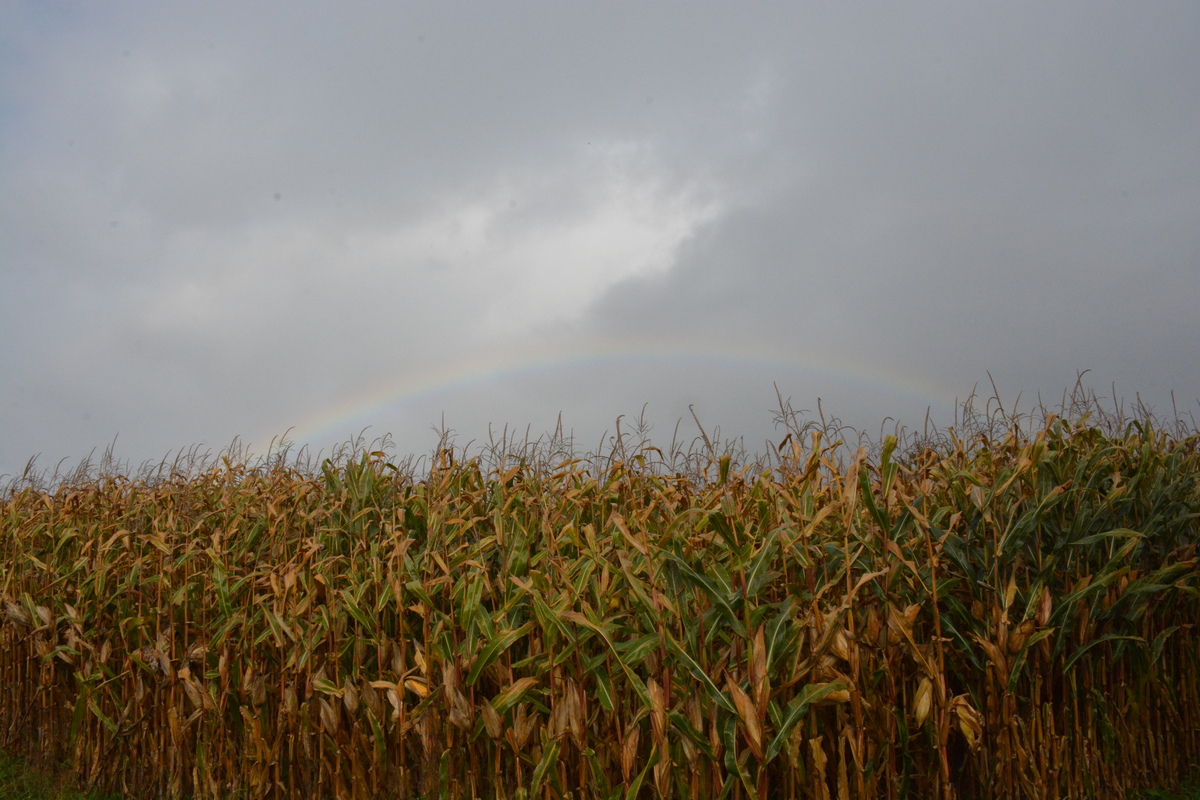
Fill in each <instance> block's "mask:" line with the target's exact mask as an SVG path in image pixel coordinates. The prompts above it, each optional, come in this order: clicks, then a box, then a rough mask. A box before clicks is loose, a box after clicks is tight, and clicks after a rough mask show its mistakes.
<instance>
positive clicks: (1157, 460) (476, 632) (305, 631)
mask: <svg viewBox="0 0 1200 800" xmlns="http://www.w3.org/2000/svg"><path fill="white" fill-rule="evenodd" d="M1198 441H1200V440H1198V439H1197V437H1195V436H1192V437H1190V438H1186V437H1184V438H1181V437H1172V436H1168V435H1166V434H1164V433H1162V432H1160V431H1157V430H1155V429H1153V428H1152V427H1149V426H1146V425H1137V424H1135V425H1131V426H1129V427H1128V428H1127V429H1125V430H1124V431H1123V432H1118V433H1116V434H1114V433H1112V432H1108V433H1106V432H1102V431H1101V430H1100V429H1099V428H1096V427H1089V425H1088V424H1087V420H1086V418H1084V419H1080V420H1075V421H1067V420H1062V419H1059V420H1054V419H1050V420H1048V421H1047V423H1046V425H1045V426H1044V427H1043V428H1042V429H1041V430H1040V431H1038V432H1037V433H1036V434H1035V435H1031V436H1024V435H1021V434H1020V433H1019V432H1017V431H1009V432H1007V433H1005V434H1004V435H1002V436H999V437H996V438H992V437H989V436H982V437H978V438H976V439H974V440H970V441H960V440H957V439H954V438H953V437H951V438H950V439H949V440H948V441H947V442H946V443H945V444H944V445H943V446H939V447H937V448H934V449H926V450H924V451H914V452H912V453H909V454H908V455H906V456H905V457H904V458H899V457H898V456H897V452H896V441H895V439H894V438H890V437H889V438H888V439H887V440H885V441H884V442H883V444H882V448H881V452H879V453H878V454H876V455H875V456H874V457H871V458H868V457H867V456H866V455H865V454H864V453H863V452H862V451H860V452H859V453H858V454H857V455H847V454H845V452H844V451H842V450H840V449H839V447H838V443H837V442H829V441H826V440H825V439H823V438H822V436H821V435H820V434H813V436H812V438H811V441H804V442H803V444H801V443H800V442H798V441H797V440H796V439H794V438H793V439H792V440H791V441H790V443H789V444H790V449H789V450H788V452H786V453H784V454H783V458H782V460H781V461H780V462H779V463H778V464H777V466H776V467H775V468H774V469H772V470H764V471H761V472H755V471H753V470H749V469H745V470H741V471H740V472H739V471H738V470H737V469H736V465H731V464H730V462H729V460H728V458H724V459H721V460H720V461H719V463H714V464H713V477H712V479H711V480H709V481H705V482H697V481H695V480H689V479H687V478H685V477H683V476H679V475H675V476H672V475H669V474H661V471H656V470H652V469H648V468H646V467H645V462H644V461H642V460H640V459H639V460H632V461H630V462H620V461H615V462H612V463H610V464H608V465H607V467H606V468H605V469H603V470H597V469H595V468H594V467H593V468H588V467H587V466H585V465H583V464H581V463H575V462H570V461H567V462H563V463H561V464H560V465H558V467H557V468H555V469H550V468H545V467H537V468H535V467H531V466H528V465H526V464H521V463H517V464H515V465H514V466H512V467H511V468H505V469H496V470H489V471H486V472H485V470H483V469H482V468H481V467H480V465H479V463H478V461H472V460H461V459H460V460H459V461H455V460H454V458H453V454H452V453H442V454H441V457H440V458H439V460H438V461H437V462H436V463H435V464H434V465H433V468H432V469H431V470H430V471H429V473H428V475H427V476H425V477H423V478H422V479H420V480H417V479H414V478H413V477H412V476H411V475H410V474H406V473H405V472H404V471H403V470H399V469H397V468H395V467H394V466H392V465H391V464H390V463H388V462H387V460H386V456H385V455H384V454H383V453H380V452H365V453H361V454H359V455H357V456H355V457H354V458H351V459H347V460H345V461H344V462H342V463H333V462H326V463H325V464H324V466H323V468H322V470H321V471H320V472H319V473H317V474H312V473H309V472H304V471H302V470H299V469H296V468H294V467H288V466H286V465H283V464H274V465H272V466H271V468H269V469H255V468H251V467H250V466H245V465H240V464H237V463H232V462H230V461H228V460H226V461H225V462H224V463H222V464H221V465H220V466H219V467H215V468H211V469H207V470H205V471H203V472H202V473H200V474H192V475H176V476H174V477H160V478H159V479H157V480H152V481H151V480H134V479H128V478H122V477H120V476H104V477H98V478H95V479H90V480H87V481H76V482H74V483H71V484H69V485H64V486H62V487H59V488H57V489H54V490H47V489H36V488H34V487H26V488H23V489H14V490H12V491H10V492H9V494H8V496H7V497H5V498H4V499H3V501H0V502H2V504H0V570H2V572H0V603H2V604H3V608H2V612H3V624H2V626H0V686H3V691H0V747H3V748H5V749H7V750H10V751H17V752H22V753H24V754H25V755H27V756H39V757H44V758H53V759H57V760H65V761H67V762H68V763H69V764H71V765H72V766H73V768H74V769H75V770H76V771H77V772H78V774H79V776H80V778H81V780H82V781H83V782H85V783H87V784H90V785H91V786H93V787H96V788H98V789H102V790H107V791H116V792H120V793H122V794H125V795H127V796H130V797H146V798H158V797H163V798H185V797H206V798H207V797H211V798H214V799H215V798H231V797H244V798H301V797H304V798H307V797H336V798H356V799H357V798H376V797H404V798H409V797H447V798H476V797H479V798H485V797H486V798H492V797H496V798H565V797H573V798H605V800H615V799H616V798H692V799H693V800H696V799H698V798H705V799H706V800H707V798H715V797H731V798H757V799H758V800H766V798H815V799H818V800H831V799H832V798H839V800H841V799H843V798H909V797H911V798H946V799H948V798H954V797H960V798H965V797H978V796H987V797H995V798H1047V799H1050V798H1080V797H1096V798H1106V797H1123V796H1124V792H1125V791H1126V790H1127V789H1132V788H1138V787H1142V786H1146V785H1151V784H1164V783H1167V784H1169V783H1170V782H1171V781H1172V780H1175V779H1178V778H1181V777H1184V776H1186V775H1187V773H1188V770H1189V768H1190V767H1192V766H1195V765H1197V764H1200V630H1198V629H1197V623H1198V622H1200V562H1198V561H1197V552H1196V548H1197V543H1198V541H1200V448H1198V446H1197V445H1198Z"/></svg>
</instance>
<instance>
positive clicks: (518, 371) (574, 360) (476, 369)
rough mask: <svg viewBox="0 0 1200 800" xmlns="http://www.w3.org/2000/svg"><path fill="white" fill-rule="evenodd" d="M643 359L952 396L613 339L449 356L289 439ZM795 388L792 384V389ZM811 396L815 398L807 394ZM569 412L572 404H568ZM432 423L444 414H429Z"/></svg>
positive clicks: (320, 437)
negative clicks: (501, 385) (483, 390)
mask: <svg viewBox="0 0 1200 800" xmlns="http://www.w3.org/2000/svg"><path fill="white" fill-rule="evenodd" d="M637 364H662V365H664V366H667V365H681V364H686V365H695V366H696V367H707V368H710V369H711V368H712V367H715V366H723V367H744V368H765V369H768V370H770V371H771V372H772V374H777V375H779V376H780V378H779V379H780V381H781V382H782V381H784V380H786V379H787V378H788V377H790V376H794V375H795V373H796V372H797V371H801V372H804V373H807V374H808V375H810V376H813V377H817V378H822V377H823V378H826V379H837V380H841V381H851V382H854V383H857V384H860V385H863V386H864V388H867V389H871V390H882V391H886V392H890V393H892V394H894V395H899V396H901V397H902V398H903V399H905V400H907V401H909V402H911V403H913V404H914V405H915V404H920V405H921V406H922V407H925V406H929V407H933V408H935V409H938V408H942V407H949V405H950V401H949V400H947V399H946V398H945V397H943V396H940V395H938V394H936V393H932V392H931V391H930V387H928V386H920V385H917V384H916V383H915V382H911V381H906V380H887V379H884V378H882V377H880V376H879V375H877V374H872V372H871V371H870V370H868V369H852V368H847V367H846V366H844V365H833V364H827V363H822V362H821V361H818V360H815V359H810V360H804V359H798V358H795V357H789V356H787V355H783V354H762V353H758V354H756V353H753V352H750V351H748V350H746V349H734V348H732V347H729V348H712V347H706V348H704V349H699V348H697V347H689V346H687V345H650V344H647V343H636V342H635V343H629V344H623V345H616V346H614V345H612V344H607V345H605V346H604V347H594V348H582V349H581V348H578V347H575V348H572V349H570V350H564V349H541V350H523V351H506V352H501V353H494V354H490V355H489V356H487V357H475V358H467V359H460V360H457V361H452V362H448V363H446V364H444V365H440V366H437V367H434V368H430V369H425V370H422V371H416V372H413V373H410V374H406V375H402V376H399V377H397V378H395V379H393V380H389V381H385V382H381V383H379V384H377V385H375V386H374V387H372V388H371V389H370V390H369V391H367V392H364V393H362V394H357V395H354V396H352V397H348V398H346V400H345V401H343V402H341V403H338V404H336V405H333V406H330V407H327V408H325V409H322V410H321V411H320V412H318V413H316V414H314V415H312V416H311V417H309V418H308V419H305V420H303V421H302V422H300V423H299V424H298V425H296V426H295V427H293V428H292V429H291V430H290V431H289V432H288V435H287V438H288V439H289V440H290V441H292V442H295V443H297V444H300V445H303V444H306V443H307V444H313V443H317V442H327V441H331V440H334V438H335V437H341V439H339V441H344V439H345V437H346V436H348V435H353V434H355V433H357V432H359V431H361V430H363V429H364V428H367V427H371V426H375V425H378V424H379V422H380V419H381V418H383V417H386V416H387V415H389V414H394V413H395V412H396V411H398V410H400V409H403V408H404V407H405V406H408V405H413V404H416V403H419V402H422V401H427V400H429V399H433V398H437V397H439V396H448V395H451V394H453V393H455V392H458V391H462V390H466V389H470V388H474V387H479V386H482V385H486V384H488V383H490V382H494V381H502V380H511V379H520V378H527V377H536V376H539V375H549V374H553V373H555V372H558V371H565V370H573V369H579V368H581V367H620V366H632V365H637ZM786 395H787V392H786V391H785V396H786ZM805 399H806V400H807V399H808V398H805ZM567 411H568V412H569V409H567ZM429 422H430V424H433V423H435V422H436V420H429Z"/></svg>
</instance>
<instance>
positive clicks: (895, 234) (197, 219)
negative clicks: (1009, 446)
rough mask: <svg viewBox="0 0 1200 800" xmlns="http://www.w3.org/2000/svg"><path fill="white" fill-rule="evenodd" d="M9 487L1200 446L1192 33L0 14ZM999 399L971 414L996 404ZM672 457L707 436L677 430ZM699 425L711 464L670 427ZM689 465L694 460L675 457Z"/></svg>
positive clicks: (818, 20)
mask: <svg viewBox="0 0 1200 800" xmlns="http://www.w3.org/2000/svg"><path fill="white" fill-rule="evenodd" d="M0 30H2V31H3V33H0V51H2V52H3V54H4V55H3V56H2V58H3V64H2V67H3V68H2V70H0V74H2V75H3V76H4V77H3V83H2V84H0V143H2V147H3V149H2V150H0V170H2V173H3V175H4V180H3V182H2V183H0V289H2V291H0V335H2V336H3V343H4V347H3V348H2V349H0V409H2V410H3V415H4V418H5V419H6V425H5V426H4V428H3V430H0V473H3V472H9V473H11V472H14V471H18V470H19V469H20V468H21V467H22V466H23V465H24V463H25V460H26V459H27V458H28V457H29V456H32V455H34V454H38V453H40V454H41V460H40V462H39V463H42V464H43V465H44V466H45V465H49V464H53V463H54V462H55V461H56V460H57V459H59V458H63V457H68V458H71V457H79V456H82V455H85V454H86V453H87V452H88V451H89V450H90V449H92V448H93V447H100V448H103V447H104V445H105V444H107V443H108V442H110V441H111V440H112V439H113V437H114V436H116V435H117V434H119V435H120V438H119V439H118V446H117V454H118V455H119V456H122V457H125V458H129V459H131V460H133V461H140V460H142V459H157V458H159V457H161V456H162V455H164V454H165V453H166V452H167V451H168V450H170V449H173V448H178V447H183V446H187V445H190V444H195V443H204V444H206V445H208V446H211V447H213V448H214V449H219V448H220V447H222V446H223V445H225V444H227V443H228V442H229V441H230V440H231V439H232V438H233V437H234V436H238V435H240V436H242V437H245V438H247V439H249V440H250V442H251V445H252V446H254V447H257V448H260V449H261V448H262V447H264V446H265V445H266V444H267V441H268V440H269V439H270V437H271V436H272V435H277V434H282V433H283V432H284V431H285V430H287V429H289V428H292V429H293V430H294V431H299V432H300V434H301V435H302V436H304V437H311V438H306V439H304V440H303V441H302V442H299V443H305V442H308V443H311V444H313V445H314V447H328V446H329V445H331V444H333V443H336V442H338V441H344V440H345V438H346V437H347V436H349V435H351V434H352V433H354V432H356V431H357V430H358V429H360V428H361V427H363V426H366V425H370V426H372V428H371V431H372V432H374V433H375V434H382V433H384V432H389V431H390V432H392V433H393V434H395V435H396V439H397V441H398V443H399V445H400V447H401V448H402V449H404V450H406V451H415V452H423V451H425V450H427V449H428V447H430V446H431V445H432V444H433V442H434V441H435V440H436V436H435V435H434V434H433V433H432V432H431V431H430V427H431V426H432V425H435V424H440V423H441V420H442V419H443V414H444V415H445V417H444V419H445V422H446V424H447V425H449V426H450V427H452V428H454V429H455V430H456V431H457V432H458V433H459V435H460V437H462V438H464V439H470V438H475V439H478V438H481V437H483V436H485V435H486V433H487V428H488V423H494V424H495V425H496V426H503V425H504V424H505V423H512V424H514V425H516V426H518V427H520V428H523V427H524V426H525V425H530V426H532V427H531V430H533V431H534V432H535V434H536V433H538V432H541V431H543V430H546V429H547V428H549V427H552V426H553V425H554V424H555V422H556V419H557V416H558V413H559V412H560V411H561V412H562V414H563V419H564V421H565V422H566V423H567V425H568V426H570V427H574V428H575V430H576V433H577V434H578V437H579V440H580V441H581V442H582V443H584V444H585V446H591V444H592V440H595V441H597V442H598V441H599V437H600V436H601V434H602V433H603V432H604V431H605V430H606V429H611V428H612V425H613V421H614V420H615V418H616V417H617V415H619V414H626V415H629V414H637V413H638V412H639V411H640V409H641V408H642V406H643V404H649V406H648V409H647V416H648V417H649V418H651V419H652V420H654V421H656V423H657V424H658V429H657V430H658V432H659V433H661V434H662V435H664V436H665V437H666V438H668V439H669V437H670V433H669V432H670V431H671V430H672V429H673V427H674V424H675V421H676V420H677V419H678V418H680V417H684V418H685V419H687V420H690V414H689V412H688V410H687V409H688V406H689V405H694V406H695V407H696V409H697V411H698V412H699V413H700V414H701V417H702V419H704V420H705V421H706V422H708V423H711V424H713V425H720V426H721V427H722V430H723V431H724V432H725V433H728V434H730V435H744V436H745V437H746V438H747V442H748V446H750V447H751V449H754V448H756V447H759V445H760V443H761V442H764V441H765V440H766V439H768V438H770V437H772V436H774V435H775V433H776V432H775V431H774V430H773V429H772V427H771V416H770V408H771V406H772V405H773V403H774V401H775V387H774V385H775V384H777V385H778V387H779V389H780V390H781V391H782V392H783V394H784V395H785V396H792V397H793V398H794V400H795V403H796V405H797V406H798V407H806V408H814V409H815V405H816V401H817V398H818V397H820V398H822V399H823V406H824V407H825V408H827V409H831V410H833V411H834V412H836V413H838V414H839V415H840V416H843V417H844V418H846V419H847V420H848V421H851V422H854V423H856V424H858V425H861V426H863V427H867V428H872V427H875V426H878V425H879V424H880V423H881V422H882V421H883V419H884V418H885V417H889V416H890V417H893V418H895V417H899V418H901V419H903V420H905V421H908V422H911V423H914V424H920V423H921V422H922V421H923V418H924V414H925V410H926V408H930V410H931V413H932V414H933V415H934V416H935V417H936V418H939V419H940V420H943V421H944V420H946V418H947V417H948V416H949V414H950V410H951V408H952V405H953V402H954V399H955V397H961V396H963V395H964V394H966V393H967V392H969V391H970V390H971V387H972V386H973V385H975V384H976V383H979V382H984V383H985V385H986V381H987V379H988V373H989V372H990V374H991V375H992V376H993V377H995V378H996V380H997V384H998V386H999V387H1000V389H1001V391H1002V393H1004V394H1005V395H1006V399H1015V397H1016V395H1017V394H1018V393H1023V395H1024V397H1025V399H1027V400H1028V399H1031V398H1035V397H1036V396H1037V395H1038V393H1039V392H1040V393H1042V397H1043V399H1044V400H1047V401H1048V402H1054V401H1057V399H1058V397H1059V395H1060V393H1061V392H1062V390H1063V389H1064V388H1068V387H1069V386H1070V385H1071V384H1072V383H1073V382H1074V380H1075V376H1076V374H1077V373H1078V372H1079V371H1081V370H1092V372H1091V373H1090V380H1091V382H1092V383H1093V385H1095V386H1096V387H1097V388H1098V389H1099V390H1102V393H1105V394H1108V393H1110V391H1109V387H1110V385H1112V384H1115V387H1116V391H1117V393H1118V394H1122V395H1124V396H1126V397H1127V398H1132V396H1133V395H1134V394H1135V393H1140V394H1141V395H1142V396H1143V397H1144V398H1146V399H1147V400H1148V401H1150V402H1151V403H1153V404H1155V405H1157V406H1158V407H1159V408H1160V409H1161V410H1165V411H1167V412H1168V413H1169V411H1170V408H1169V407H1170V403H1171V398H1172V394H1173V395H1174V399H1175V402H1176V403H1177V404H1178V406H1179V407H1180V409H1181V410H1183V411H1193V412H1195V411H1200V409H1198V408H1197V402H1198V399H1200V377H1197V373H1196V370H1195V365H1196V364H1198V363H1200V321H1198V320H1200V316H1198V315H1196V314H1195V311H1194V309H1195V307H1196V305H1197V301H1200V263H1198V257H1200V150H1198V149H1197V148H1196V147H1195V141H1196V131H1197V130H1200V47H1198V46H1197V45H1198V44H1200V42H1197V41H1196V36H1195V31H1197V30H1200V11H1197V9H1195V8H1194V7H1191V6H1187V5H1183V4H1173V5H1170V4H1162V5H1140V6H1138V7H1137V8H1133V7H1128V6H1121V5H1111V6H1094V5H1089V6H1087V7H1084V6H1070V5H1059V6H1053V7H1048V6H1044V5H1041V4H1028V5H1012V4H1003V5H1001V4H996V5H986V4H985V5H974V6H971V7H953V8H946V7H936V6H932V5H930V6H916V7H907V8H903V9H900V8H896V7H893V6H890V5H882V4H880V5H867V6H854V7H849V6H840V5H839V6H821V7H818V6H803V7H796V8H773V9H757V10H756V11H755V13H752V14H748V13H746V12H745V10H744V9H741V8H737V9H735V8H733V7H722V6H717V5H712V6H701V7H689V8H688V9H687V13H686V14H685V13H684V10H683V9H681V8H679V7H674V6H670V5H666V4H663V5H655V6H640V7H627V6H607V5H598V4H597V5H592V6H577V5H572V6H563V5H558V4H541V3H521V4H505V5H503V6H499V5H497V6H486V7H467V6H460V7H455V6H446V5H436V6H403V7H393V6H392V5H391V4H370V3H368V4H361V5H357V6H354V7H352V8H337V9H334V8H330V7H327V6H322V5H319V4H288V5H287V6H286V7H285V6H283V5H278V4H268V3H263V4H255V5H252V6H247V5H246V4H241V3H208V4H195V5H189V4H170V5H167V6H157V7H148V6H146V5H144V4H136V3H115V4H106V5H104V6H92V5H86V4H80V5H67V6H57V7H54V8H50V7H46V6H44V5H43V4H34V3H14V4H8V5H5V6H4V7H3V10H0ZM989 389H990V387H989ZM689 424H690V423H689ZM693 428H694V426H693ZM692 433H694V431H692Z"/></svg>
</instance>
